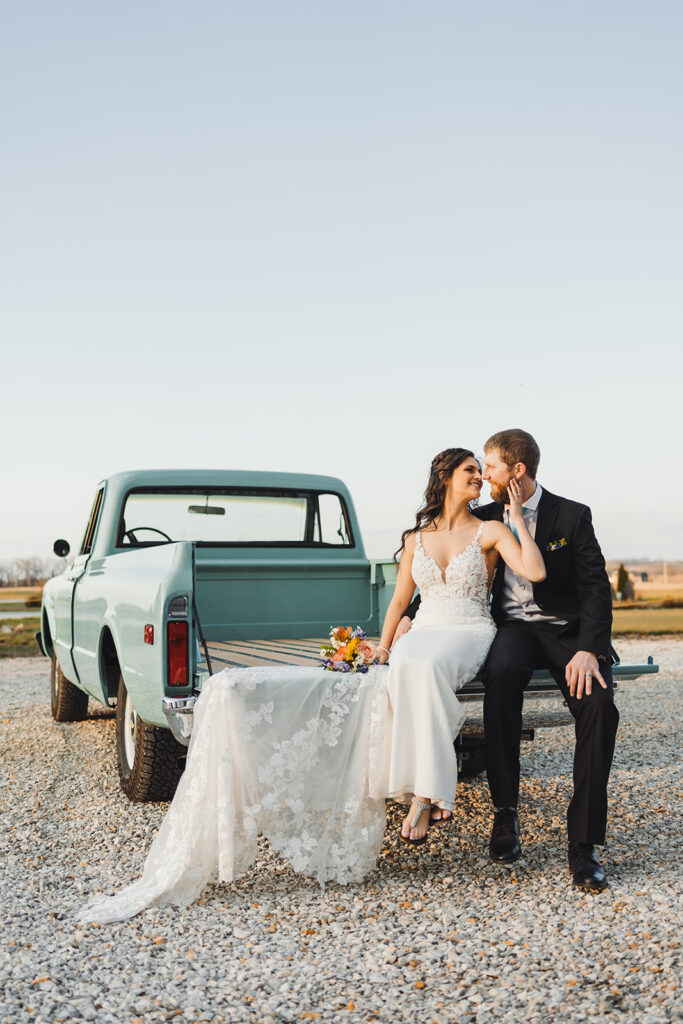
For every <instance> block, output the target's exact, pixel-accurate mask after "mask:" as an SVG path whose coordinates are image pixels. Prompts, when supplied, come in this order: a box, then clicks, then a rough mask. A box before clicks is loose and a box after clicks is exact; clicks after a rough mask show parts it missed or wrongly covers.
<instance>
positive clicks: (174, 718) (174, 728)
mask: <svg viewBox="0 0 683 1024" xmlns="http://www.w3.org/2000/svg"><path fill="white" fill-rule="evenodd" d="M196 703H197V698H196V697H195V696H192V697H164V698H163V700H162V701H161V707H162V709H163V712H164V714H165V715H166V721H167V722H168V725H169V728H170V730H171V732H172V733H173V735H174V736H175V738H176V739H177V740H178V743H182V744H183V746H187V745H188V743H189V742H190V736H191V735H192V722H193V720H194V706H195V704H196Z"/></svg>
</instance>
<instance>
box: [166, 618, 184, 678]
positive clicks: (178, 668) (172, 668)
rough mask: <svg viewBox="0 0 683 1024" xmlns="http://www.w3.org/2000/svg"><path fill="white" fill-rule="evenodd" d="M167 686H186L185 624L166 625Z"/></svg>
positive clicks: (172, 623)
mask: <svg viewBox="0 0 683 1024" xmlns="http://www.w3.org/2000/svg"><path fill="white" fill-rule="evenodd" d="M167 655H168V685H169V686H187V681H188V664H187V622H169V624H168V650H167Z"/></svg>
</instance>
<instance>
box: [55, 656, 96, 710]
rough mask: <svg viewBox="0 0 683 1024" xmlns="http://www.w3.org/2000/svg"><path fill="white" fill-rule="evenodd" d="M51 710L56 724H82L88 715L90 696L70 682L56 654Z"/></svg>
mask: <svg viewBox="0 0 683 1024" xmlns="http://www.w3.org/2000/svg"><path fill="white" fill-rule="evenodd" d="M50 710H51V711H52V717H53V718H54V720H55V722H82V721H83V719H84V718H85V717H86V715H87V714H88V694H87V693H83V690H79V689H78V687H77V686H74V684H73V683H70V682H69V680H68V679H67V678H66V676H65V675H64V673H63V672H62V670H61V668H60V667H59V662H58V661H57V657H56V655H55V654H54V652H53V654H52V665H51V668H50Z"/></svg>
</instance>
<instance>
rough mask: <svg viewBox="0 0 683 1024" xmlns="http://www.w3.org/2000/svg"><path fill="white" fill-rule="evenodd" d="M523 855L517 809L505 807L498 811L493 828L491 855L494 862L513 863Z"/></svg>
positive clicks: (490, 846)
mask: <svg viewBox="0 0 683 1024" xmlns="http://www.w3.org/2000/svg"><path fill="white" fill-rule="evenodd" d="M521 856H522V844H521V843H520V841H519V818H518V816H517V811H515V810H513V808H511V807H503V809H502V810H500V811H496V816H495V818H494V819H493V828H492V829H491V842H490V843H489V857H490V859H491V860H492V861H493V863H494V864H512V863H514V861H516V860H519V858H520V857H521Z"/></svg>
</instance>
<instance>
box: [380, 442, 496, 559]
mask: <svg viewBox="0 0 683 1024" xmlns="http://www.w3.org/2000/svg"><path fill="white" fill-rule="evenodd" d="M470 458H472V459H476V461H477V463H478V462H479V459H477V457H476V455H475V454H474V452H471V451H470V450H469V448H446V449H444V451H442V452H439V454H438V455H435V456H434V458H433V459H432V465H431V467H430V470H429V480H428V481H427V487H426V489H425V493H424V501H423V503H422V505H421V506H420V508H419V509H418V510H417V512H416V513H415V526H411V527H410V528H409V529H407V530H404V531H403V533H402V534H401V546H400V547H399V548H397V549H396V551H394V562H395V563H396V565H398V556H399V555H400V554H401V552H402V551H403V549H404V547H405V546H406V539H407V538H408V537H409V536H410V535H411V533H417V531H418V530H424V528H425V527H426V526H429V525H430V524H431V523H433V522H434V520H435V519H438V518H439V516H440V515H441V513H442V512H443V506H444V502H445V500H446V489H447V487H448V483H449V481H450V479H451V477H452V476H453V473H454V471H455V470H456V469H457V468H458V466H459V465H460V463H461V462H464V461H465V459H470ZM480 468H481V467H480ZM476 504H477V502H476V500H475V501H471V502H470V504H469V507H470V508H474V507H475V506H476Z"/></svg>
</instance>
